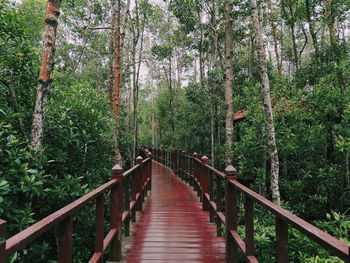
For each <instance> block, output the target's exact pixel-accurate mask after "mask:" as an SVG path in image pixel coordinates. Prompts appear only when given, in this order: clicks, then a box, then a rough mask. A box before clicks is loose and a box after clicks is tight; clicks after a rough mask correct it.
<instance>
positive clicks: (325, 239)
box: [150, 149, 350, 263]
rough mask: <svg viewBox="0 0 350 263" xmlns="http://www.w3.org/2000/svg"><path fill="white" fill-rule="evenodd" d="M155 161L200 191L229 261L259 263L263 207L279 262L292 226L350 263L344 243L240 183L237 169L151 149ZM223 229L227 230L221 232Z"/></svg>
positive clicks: (194, 156) (284, 262)
mask: <svg viewBox="0 0 350 263" xmlns="http://www.w3.org/2000/svg"><path fill="white" fill-rule="evenodd" d="M150 151H151V152H152V153H153V154H154V159H155V160H157V161H159V162H161V163H163V164H164V165H167V166H169V167H171V168H172V169H173V170H174V172H175V173H176V174H177V175H178V176H179V177H180V178H182V179H183V180H184V181H186V182H188V183H189V184H190V185H192V186H193V187H194V189H195V190H196V191H197V193H198V196H199V197H200V200H201V202H202V204H203V210H205V211H209V213H210V220H211V221H213V222H214V221H215V223H216V224H217V230H218V235H222V234H224V235H225V238H226V260H227V262H233V263H236V262H238V252H239V250H240V251H241V254H243V255H244V257H245V258H246V259H247V261H248V262H259V261H258V259H257V255H256V250H255V246H254V211H255V209H254V204H255V203H256V204H258V205H259V206H262V207H264V208H265V209H267V210H269V211H270V212H271V213H272V214H274V216H275V232H276V261H277V262H278V263H288V262H289V259H288V228H289V227H292V228H295V229H297V230H299V231H300V232H301V233H303V234H304V235H306V236H307V237H309V238H310V239H312V240H314V241H315V242H316V243H318V244H319V245H320V246H322V247H323V248H325V249H326V250H327V251H329V252H330V253H332V254H333V255H335V256H337V257H339V258H340V259H342V260H344V261H345V262H346V263H350V248H349V246H348V245H346V244H345V243H343V242H341V241H340V240H338V239H336V238H334V237H332V236H331V235H329V234H327V233H325V232H324V231H322V230H320V229H318V228H317V227H315V226H313V225H311V224H309V223H308V222H306V221H304V220H303V219H301V218H299V217H297V216H295V215H293V214H291V213H290V212H288V211H286V210H285V209H283V208H282V207H280V206H278V205H276V204H274V203H272V202H271V201H269V200H268V199H266V198H265V197H263V196H261V195H259V194H257V193H255V192H254V191H252V190H250V189H248V188H247V187H245V186H244V185H242V184H241V183H239V182H238V181H237V177H236V169H235V168H234V167H233V166H232V165H228V166H227V167H226V169H225V173H222V172H220V171H218V170H216V169H215V168H213V167H211V166H210V165H209V164H208V158H207V157H206V156H202V157H201V158H200V159H199V158H198V154H196V153H194V154H186V153H184V152H183V151H179V150H173V151H167V150H164V149H150ZM239 194H242V195H243V199H244V225H245V238H244V240H243V239H242V237H241V236H240V235H239V234H238V231H237V229H238V223H239V221H238V214H239V201H240V200H241V199H242V198H239ZM223 229H224V231H222V230H223Z"/></svg>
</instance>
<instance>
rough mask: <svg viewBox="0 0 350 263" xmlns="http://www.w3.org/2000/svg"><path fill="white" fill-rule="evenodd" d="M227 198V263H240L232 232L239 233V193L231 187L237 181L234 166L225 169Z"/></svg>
mask: <svg viewBox="0 0 350 263" xmlns="http://www.w3.org/2000/svg"><path fill="white" fill-rule="evenodd" d="M225 173H226V178H225V179H226V181H225V194H226V196H225V198H226V226H225V230H226V231H225V232H226V262H229V263H237V262H238V250H237V249H238V248H237V245H236V243H235V241H234V240H233V238H232V237H231V234H230V232H231V231H237V225H238V216H237V214H238V193H237V190H236V189H235V188H234V187H233V186H232V185H230V182H229V181H230V180H237V178H236V177H235V176H234V175H236V173H237V172H236V169H235V168H234V167H233V166H232V165H228V166H227V167H226V169H225Z"/></svg>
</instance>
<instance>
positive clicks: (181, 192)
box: [0, 149, 350, 263]
mask: <svg viewBox="0 0 350 263" xmlns="http://www.w3.org/2000/svg"><path fill="white" fill-rule="evenodd" d="M141 153H142V157H141V156H139V157H138V158H137V159H136V164H135V166H134V167H132V168H131V169H129V170H127V171H125V172H123V170H122V167H121V166H120V165H116V166H114V167H113V169H112V179H111V180H110V181H109V182H107V183H105V184H104V185H102V186H100V187H99V188H97V189H95V190H94V191H92V192H90V193H88V194H87V195H85V196H83V197H81V198H80V199H78V200H76V201H74V202H73V203H71V204H69V205H67V206H65V207H63V208H62V209H60V210H58V211H56V212H55V213H53V214H51V215H49V216H48V217H46V218H44V219H43V220H41V221H39V222H37V223H35V224H33V225H32V226H30V227H28V228H27V229H25V230H24V231H22V232H20V233H18V234H16V235H14V236H12V237H10V238H8V239H5V240H4V241H3V242H1V243H0V263H5V262H7V259H8V258H9V257H10V256H11V255H12V254H14V253H15V252H16V251H19V250H23V249H24V248H25V246H26V245H28V244H29V243H30V242H32V241H33V240H35V239H37V238H38V237H40V236H42V235H43V234H44V233H46V232H48V231H50V230H51V229H52V228H54V227H58V229H59V235H60V237H59V241H58V252H57V253H58V256H57V257H58V261H59V262H61V263H70V262H73V255H72V233H73V228H74V227H73V226H74V222H73V215H74V213H76V212H77V211H78V210H79V209H81V208H82V207H84V206H88V205H93V202H94V203H95V207H96V209H95V210H96V230H95V251H92V253H91V258H90V260H89V261H88V262H90V263H92V262H106V261H108V262H115V261H123V262H135V263H136V262H239V259H242V260H243V258H245V260H246V261H247V262H259V261H258V259H259V251H257V249H256V248H255V246H254V210H255V209H254V204H257V205H259V207H260V208H261V207H263V208H264V209H266V210H268V211H269V212H271V213H272V214H273V215H274V216H275V230H276V241H275V247H276V261H277V262H279V263H282V262H283V263H287V262H289V260H288V236H289V235H288V228H295V229H297V230H299V231H300V232H301V233H303V234H304V235H305V236H307V237H309V238H310V239H312V240H314V241H315V242H317V243H318V244H319V245H320V246H322V247H324V248H325V249H326V250H328V251H329V252H330V253H332V254H333V255H335V256H337V257H339V258H340V259H342V260H344V261H345V262H346V263H350V255H349V246H347V245H346V244H344V243H343V242H341V241H339V240H337V239H336V238H334V237H332V236H330V235H329V234H327V233H325V232H324V231H322V230H320V229H318V228H316V227H315V226H313V225H311V224H309V223H307V222H305V221H304V220H302V219H301V218H299V217H297V216H295V215H293V214H291V213H289V212H288V211H286V210H284V209H282V208H281V207H279V206H277V205H275V204H273V203H272V202H270V201H269V200H267V199H266V198H264V197H262V196H260V195H258V194H257V193H255V192H253V191H251V190H250V189H248V188H247V187H245V186H244V185H242V184H240V183H239V182H238V181H237V179H236V170H235V168H234V167H233V166H231V165H229V166H228V167H227V168H226V169H225V173H222V172H220V171H218V170H216V169H215V168H213V167H211V166H210V165H209V164H208V158H207V157H206V156H202V157H201V158H199V156H198V155H197V154H193V155H192V154H185V153H183V152H180V151H167V150H161V149H150V150H147V149H144V150H142V151H141ZM152 156H153V158H152ZM152 159H154V160H152ZM107 196H108V198H110V204H111V205H110V209H108V211H109V215H108V216H109V220H110V222H109V230H108V231H107V233H106V234H105V226H104V221H105V220H104V219H105V217H106V216H107V215H106V213H105V210H106V211H107V209H105V207H104V206H105V205H104V204H105V202H104V198H105V197H107ZM242 200H243V201H242ZM240 201H242V202H243V206H244V220H243V221H242V220H239V217H238V214H239V212H240V211H239V207H241V206H240V205H239V202H240ZM136 219H138V220H137V221H136ZM241 221H242V222H241ZM239 225H244V226H245V227H244V229H245V230H244V231H245V233H244V238H242V237H241V235H240V234H239V233H238V232H239V231H238V230H237V229H238V226H239ZM5 235H6V222H5V221H3V220H0V237H5ZM123 235H124V236H130V235H131V238H128V241H127V242H124V244H123V240H125V239H123ZM125 243H127V244H125ZM242 262H243V261H242Z"/></svg>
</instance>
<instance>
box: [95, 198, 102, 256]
mask: <svg viewBox="0 0 350 263" xmlns="http://www.w3.org/2000/svg"><path fill="white" fill-rule="evenodd" d="M103 197H104V195H103V193H102V194H101V195H99V196H98V197H97V199H96V235H95V252H96V253H103V238H104V234H103V231H104V229H103V222H104V198H103ZM99 262H103V259H102V258H101V260H100V261H99Z"/></svg>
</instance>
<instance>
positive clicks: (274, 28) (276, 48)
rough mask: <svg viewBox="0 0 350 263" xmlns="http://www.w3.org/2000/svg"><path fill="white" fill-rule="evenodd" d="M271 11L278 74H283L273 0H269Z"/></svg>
mask: <svg viewBox="0 0 350 263" xmlns="http://www.w3.org/2000/svg"><path fill="white" fill-rule="evenodd" d="M269 11H270V24H271V30H272V38H273V43H274V51H275V56H276V61H277V72H278V75H280V76H281V75H282V64H281V61H280V57H281V56H280V52H279V48H278V40H277V27H276V22H275V21H276V18H275V10H274V8H273V6H272V0H269Z"/></svg>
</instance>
